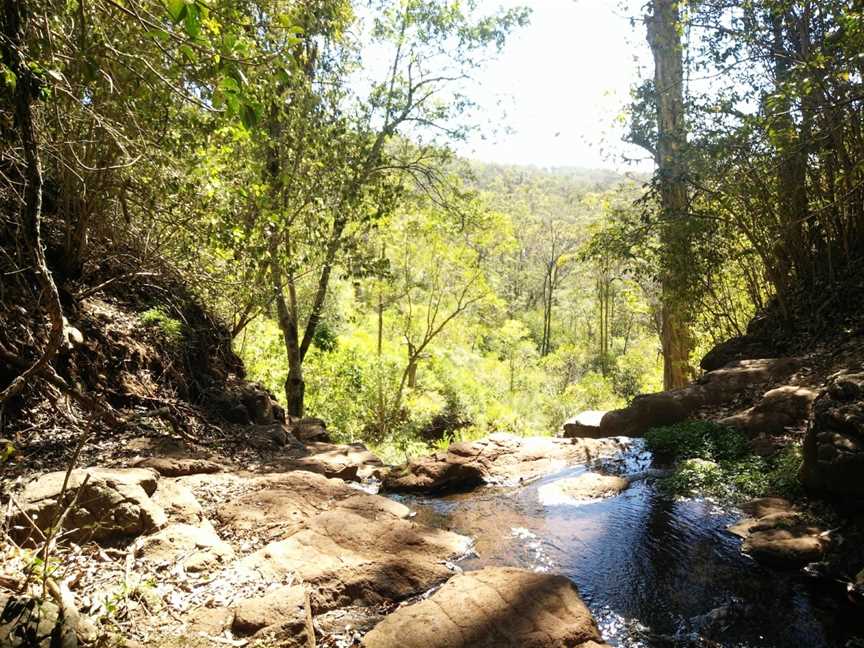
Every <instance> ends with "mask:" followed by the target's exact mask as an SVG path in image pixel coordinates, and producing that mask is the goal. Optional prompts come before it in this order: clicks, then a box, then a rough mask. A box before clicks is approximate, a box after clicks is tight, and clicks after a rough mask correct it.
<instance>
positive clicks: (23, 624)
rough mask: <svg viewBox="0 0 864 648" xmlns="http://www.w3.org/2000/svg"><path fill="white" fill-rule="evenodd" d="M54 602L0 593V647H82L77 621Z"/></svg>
mask: <svg viewBox="0 0 864 648" xmlns="http://www.w3.org/2000/svg"><path fill="white" fill-rule="evenodd" d="M61 612H62V611H61V610H60V608H59V607H58V606H57V605H55V604H54V603H53V602H51V601H47V600H37V599H34V598H29V597H23V596H5V595H3V594H0V646H3V647H4V648H78V645H79V641H78V633H77V631H76V627H75V623H73V622H72V620H71V619H70V618H68V617H67V615H65V614H62V613H61Z"/></svg>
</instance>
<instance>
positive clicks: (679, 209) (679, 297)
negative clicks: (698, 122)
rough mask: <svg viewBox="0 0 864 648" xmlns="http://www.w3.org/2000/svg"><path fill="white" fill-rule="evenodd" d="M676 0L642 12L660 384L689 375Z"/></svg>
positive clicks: (660, 0) (678, 383) (677, 382)
mask: <svg viewBox="0 0 864 648" xmlns="http://www.w3.org/2000/svg"><path fill="white" fill-rule="evenodd" d="M678 5H679V0H652V2H651V14H650V15H649V16H647V17H646V20H645V23H646V27H647V31H648V44H649V45H650V47H651V52H652V54H653V57H654V87H655V92H656V97H657V147H656V163H657V171H658V174H659V181H660V182H659V184H660V203H661V211H662V224H661V230H660V238H661V241H660V242H661V246H662V248H663V257H664V261H663V266H664V267H663V269H662V274H661V285H662V300H663V301H662V308H661V327H660V329H661V330H660V336H661V344H662V348H663V384H664V387H665V388H666V389H674V388H676V387H682V386H684V385H686V384H687V383H688V382H689V381H690V379H691V376H692V373H693V372H692V369H691V367H690V351H691V350H692V347H693V342H692V338H691V334H690V317H691V316H690V313H689V312H688V307H687V300H686V296H685V295H684V292H685V291H684V290H683V287H684V285H685V284H686V281H685V274H686V267H687V262H688V259H689V254H690V245H689V236H688V233H687V230H686V227H685V221H686V219H687V212H688V194H687V184H686V166H685V163H684V159H683V148H684V145H685V144H686V129H685V124H684V60H683V49H682V46H681V36H680V34H679V31H678V30H679V27H680V13H679V8H678Z"/></svg>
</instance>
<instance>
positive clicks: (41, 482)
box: [12, 468, 167, 542]
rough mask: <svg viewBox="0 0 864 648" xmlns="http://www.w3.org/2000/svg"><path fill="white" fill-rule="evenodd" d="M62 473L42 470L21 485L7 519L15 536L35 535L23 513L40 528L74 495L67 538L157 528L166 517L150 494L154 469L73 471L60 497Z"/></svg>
mask: <svg viewBox="0 0 864 648" xmlns="http://www.w3.org/2000/svg"><path fill="white" fill-rule="evenodd" d="M65 477H66V473H65V471H59V472H52V473H47V474H45V475H42V476H40V477H39V478H37V479H36V480H35V481H32V482H30V483H29V484H28V485H27V486H26V487H25V488H24V491H23V492H22V493H21V496H20V498H19V503H20V504H21V508H22V510H23V512H22V513H19V514H18V515H16V516H14V517H13V519H12V532H13V535H14V536H15V537H16V538H18V539H19V541H22V542H23V541H25V540H27V539H36V538H38V537H39V536H38V534H37V533H36V532H35V531H34V530H33V529H32V528H31V527H30V524H29V522H28V519H27V518H28V517H29V519H30V520H33V522H34V523H35V524H36V525H37V526H38V527H39V529H40V530H41V531H43V532H44V531H45V530H46V529H48V528H49V527H50V526H51V525H52V524H53V523H54V521H55V520H56V519H57V516H58V514H59V513H60V511H62V510H63V509H64V508H65V507H66V506H68V505H69V504H71V503H72V502H73V501H76V500H75V498H76V497H77V502H76V504H75V506H74V507H73V508H72V509H71V511H70V512H69V514H68V515H67V516H66V518H65V521H64V525H63V529H64V532H65V533H66V537H68V538H70V539H72V540H75V541H77V542H83V541H86V540H105V539H108V538H114V537H118V536H137V535H141V534H142V533H149V532H152V531H155V530H157V529H159V528H160V527H162V526H163V525H164V524H165V522H166V520H167V518H166V516H165V512H164V511H163V510H162V509H161V508H160V507H159V506H157V505H156V504H155V503H154V502H153V501H152V500H151V499H150V495H151V494H152V493H153V492H154V491H155V490H156V484H157V480H158V474H157V473H156V472H155V471H153V470H150V469H146V468H127V469H117V470H110V469H106V468H83V469H80V470H73V471H72V473H71V474H70V477H69V482H68V485H67V490H66V492H65V493H63V494H62V496H61V492H62V489H63V481H64V479H65ZM85 482H86V483H85ZM79 491H80V492H79Z"/></svg>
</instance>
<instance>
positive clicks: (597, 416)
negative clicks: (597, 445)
mask: <svg viewBox="0 0 864 648" xmlns="http://www.w3.org/2000/svg"><path fill="white" fill-rule="evenodd" d="M605 414H606V412H600V411H596V410H589V411H587V412H582V413H581V414H577V415H576V416H574V417H573V418H570V419H568V420H566V421H564V425H563V433H562V435H561V436H563V437H566V438H568V439H579V438H588V439H597V438H600V437H601V435H602V433H601V432H600V421H601V420H602V419H603V416H605Z"/></svg>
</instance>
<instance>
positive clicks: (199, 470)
mask: <svg viewBox="0 0 864 648" xmlns="http://www.w3.org/2000/svg"><path fill="white" fill-rule="evenodd" d="M136 466H137V467H138V468H152V469H153V470H155V471H156V472H158V473H159V474H160V475H162V476H163V477H182V476H184V475H200V474H210V473H216V472H220V471H221V470H223V469H224V466H223V465H222V464H220V463H217V462H215V461H211V460H210V459H199V458H194V457H149V458H147V459H143V460H142V461H139V462H138V463H137V464H136Z"/></svg>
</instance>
